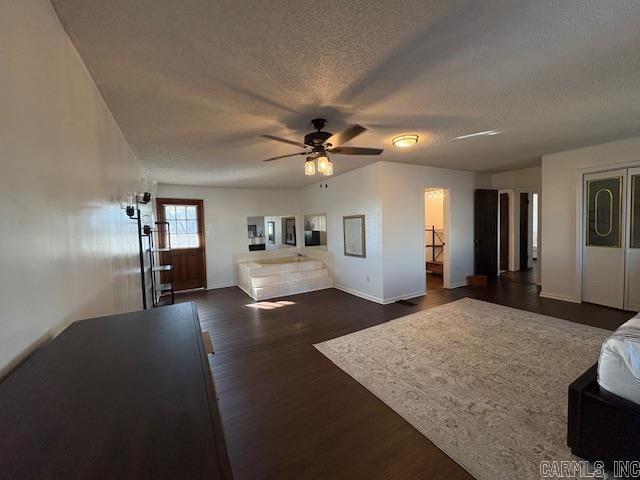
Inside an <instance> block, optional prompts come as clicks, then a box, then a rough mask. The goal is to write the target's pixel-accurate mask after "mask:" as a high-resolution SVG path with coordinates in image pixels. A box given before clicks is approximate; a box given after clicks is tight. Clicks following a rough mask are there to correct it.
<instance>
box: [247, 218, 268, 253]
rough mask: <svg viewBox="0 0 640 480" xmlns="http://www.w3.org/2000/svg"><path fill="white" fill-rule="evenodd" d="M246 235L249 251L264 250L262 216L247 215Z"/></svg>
mask: <svg viewBox="0 0 640 480" xmlns="http://www.w3.org/2000/svg"><path fill="white" fill-rule="evenodd" d="M247 237H248V239H249V251H250V252H253V251H255V250H266V245H265V235H264V217H247Z"/></svg>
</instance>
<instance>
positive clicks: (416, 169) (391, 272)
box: [379, 162, 486, 302]
mask: <svg viewBox="0 0 640 480" xmlns="http://www.w3.org/2000/svg"><path fill="white" fill-rule="evenodd" d="M379 165H380V175H381V179H383V181H381V182H380V183H381V186H382V205H383V207H382V208H383V217H384V234H383V241H384V265H383V270H384V300H385V302H390V301H393V300H395V299H398V298H408V296H410V295H414V296H415V295H420V294H424V292H425V264H424V244H423V241H424V190H425V188H428V187H434V188H435V187H438V188H443V189H445V190H446V195H445V216H446V215H447V211H448V214H449V217H448V221H445V223H446V224H447V229H446V232H445V243H446V244H447V248H446V250H445V251H446V252H448V256H446V257H445V260H444V261H445V279H444V280H445V286H449V287H451V288H454V287H456V286H460V285H464V284H466V277H467V275H471V274H472V273H473V256H474V244H473V238H474V233H473V198H474V189H475V188H476V187H477V186H478V185H481V184H483V183H484V182H486V178H485V177H483V176H479V175H476V174H474V173H472V172H463V171H457V170H448V169H442V168H433V167H423V166H418V165H405V164H399V163H389V162H380V164H379Z"/></svg>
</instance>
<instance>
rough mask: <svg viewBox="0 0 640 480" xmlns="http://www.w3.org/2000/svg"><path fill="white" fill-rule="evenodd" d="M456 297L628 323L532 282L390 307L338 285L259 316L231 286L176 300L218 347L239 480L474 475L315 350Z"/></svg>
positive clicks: (440, 292)
mask: <svg viewBox="0 0 640 480" xmlns="http://www.w3.org/2000/svg"><path fill="white" fill-rule="evenodd" d="M463 297H472V298H478V299H481V300H485V301H489V302H495V303H500V304H504V305H508V306H512V307H515V308H520V309H523V310H529V311H532V312H538V313H542V314H545V315H551V316H554V317H558V318H563V319H566V320H570V321H574V322H580V323H585V324H588V325H594V326H600V327H603V328H608V329H614V328H616V327H617V326H618V325H620V324H622V323H623V322H624V321H626V320H627V319H628V318H630V317H631V316H632V315H631V314H630V313H628V312H621V311H618V310H614V309H610V308H605V307H599V306H595V305H588V304H572V303H566V302H560V301H556V300H549V299H544V298H540V297H538V290H537V287H536V286H535V285H533V284H528V283H521V282H514V281H509V280H508V279H505V278H500V279H498V280H496V281H495V282H493V283H491V284H490V285H489V286H488V287H485V288H479V289H472V288H468V287H462V288H458V289H455V290H444V289H433V290H431V291H430V293H429V294H428V295H427V296H425V297H419V298H416V299H413V301H412V303H413V304H398V303H395V304H391V305H386V306H383V305H378V304H375V303H372V302H369V301H367V300H363V299H360V298H358V297H354V296H352V295H349V294H347V293H344V292H341V291H338V290H334V289H329V290H322V291H318V292H312V293H307V294H302V295H295V296H291V297H286V298H281V299H277V301H288V302H292V303H291V304H286V305H283V304H270V302H262V304H261V305H260V306H261V308H256V306H253V307H252V306H250V305H252V304H254V302H253V301H252V300H251V299H250V298H249V297H248V296H247V295H246V294H244V293H243V292H242V291H241V290H240V289H238V288H224V289H219V290H211V291H206V292H199V293H190V294H182V295H179V296H177V299H178V301H183V302H184V301H195V302H196V303H197V306H198V310H199V313H200V321H201V323H202V329H203V330H208V331H210V332H211V334H212V337H213V339H214V343H215V349H216V353H215V355H210V356H209V358H210V364H211V368H212V369H213V375H214V381H215V384H216V388H217V392H218V396H219V407H220V413H221V416H222V422H223V425H224V429H225V437H226V441H227V447H228V450H229V455H230V457H231V464H232V468H233V472H234V475H235V478H236V479H239V480H243V479H261V480H262V479H307V478H308V479H360V478H362V479H373V478H376V479H378V478H385V479H449V480H456V479H470V478H472V477H471V476H470V475H469V474H468V473H466V471H464V470H463V469H462V468H461V467H460V466H458V465H457V464H456V463H455V462H454V461H453V460H451V459H450V458H449V457H448V456H447V455H445V454H444V453H443V452H442V451H440V450H439V449H438V448H437V447H436V446H435V445H433V444H432V443H431V442H430V441H429V440H428V439H427V438H425V437H424V436H423V435H421V434H420V433H419V432H418V431H417V430H415V429H414V428H413V427H412V426H411V425H410V424H408V423H407V422H405V421H404V420H403V419H402V418H401V417H400V416H399V415H397V414H396V413H395V412H394V411H393V410H391V409H390V408H388V407H387V406H386V405H384V404H383V403H382V402H381V401H380V400H378V399H377V398H376V397H375V396H374V395H373V394H371V393H369V391H367V390H366V389H365V388H364V387H362V386H361V385H360V384H359V383H358V382H356V381H355V380H354V379H352V378H351V377H350V376H348V375H347V374H346V373H344V372H343V371H342V370H340V369H339V368H338V367H336V366H334V365H333V364H332V363H331V362H330V361H329V360H328V359H327V358H325V357H324V356H323V355H322V354H320V353H319V352H318V351H317V350H316V349H315V348H314V347H313V344H314V343H318V342H322V341H325V340H329V339H331V338H335V337H339V336H341V335H345V334H347V333H351V332H354V331H357V330H361V329H364V328H367V327H370V326H372V325H376V324H379V323H381V322H386V321H388V320H391V319H394V318H398V317H401V316H403V315H408V314H411V313H414V312H416V311H419V310H421V309H425V308H430V307H433V306H435V305H440V304H443V303H447V302H450V301H453V300H456V299H459V298H463ZM276 305H277V306H276Z"/></svg>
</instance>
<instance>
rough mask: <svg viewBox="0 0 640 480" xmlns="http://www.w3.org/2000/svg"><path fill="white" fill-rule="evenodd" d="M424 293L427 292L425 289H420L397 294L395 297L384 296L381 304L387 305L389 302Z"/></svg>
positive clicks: (423, 294) (419, 295) (420, 295)
mask: <svg viewBox="0 0 640 480" xmlns="http://www.w3.org/2000/svg"><path fill="white" fill-rule="evenodd" d="M426 294H427V291H426V290H420V291H418V292H413V293H407V294H405V295H398V296H397V297H391V298H385V299H384V301H383V303H382V304H383V305H388V304H390V303H393V302H397V301H398V300H408V299H410V298H415V297H423V296H425V295H426Z"/></svg>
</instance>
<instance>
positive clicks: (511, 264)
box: [497, 188, 518, 276]
mask: <svg viewBox="0 0 640 480" xmlns="http://www.w3.org/2000/svg"><path fill="white" fill-rule="evenodd" d="M503 193H506V194H507V195H508V196H509V259H508V262H507V263H508V265H507V271H508V272H515V271H517V270H518V269H517V268H516V250H517V249H516V189H513V188H500V189H498V239H497V242H498V276H500V230H501V225H500V195H502V194H503Z"/></svg>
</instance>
